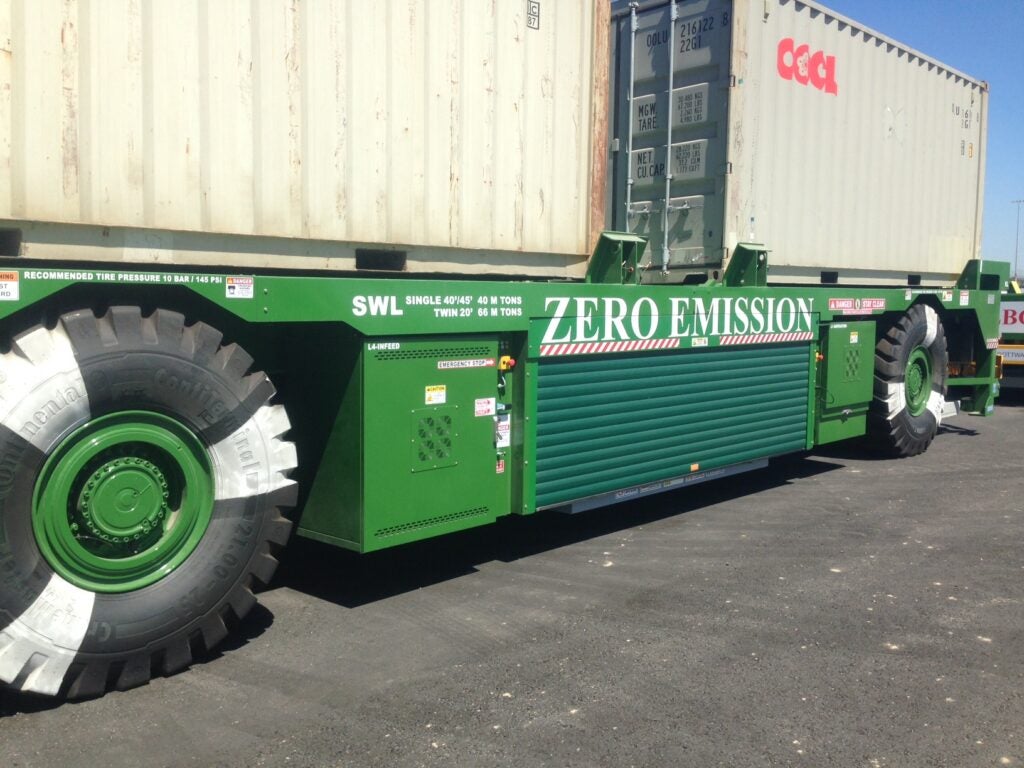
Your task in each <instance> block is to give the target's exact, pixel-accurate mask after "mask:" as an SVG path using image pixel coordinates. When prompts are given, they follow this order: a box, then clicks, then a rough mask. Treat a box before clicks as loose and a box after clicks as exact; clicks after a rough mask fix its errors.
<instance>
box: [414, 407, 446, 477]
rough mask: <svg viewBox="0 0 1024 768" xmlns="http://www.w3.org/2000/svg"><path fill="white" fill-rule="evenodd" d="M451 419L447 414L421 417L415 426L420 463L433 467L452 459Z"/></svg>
mask: <svg viewBox="0 0 1024 768" xmlns="http://www.w3.org/2000/svg"><path fill="white" fill-rule="evenodd" d="M453 437H454V434H453V432H452V417H451V416H450V415H448V414H442V415H438V416H423V417H421V418H420V419H419V423H418V424H417V426H416V439H417V449H416V451H417V455H418V456H419V460H420V463H422V464H430V465H431V466H433V465H435V464H436V463H437V462H439V461H447V460H448V459H450V458H451V457H452V438H453Z"/></svg>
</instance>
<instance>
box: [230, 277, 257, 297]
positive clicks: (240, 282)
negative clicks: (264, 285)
mask: <svg viewBox="0 0 1024 768" xmlns="http://www.w3.org/2000/svg"><path fill="white" fill-rule="evenodd" d="M255 283H256V281H255V280H254V279H253V278H251V277H228V278H226V279H225V280H224V295H225V296H227V297H228V298H229V299H251V298H252V297H253V295H254V288H255Z"/></svg>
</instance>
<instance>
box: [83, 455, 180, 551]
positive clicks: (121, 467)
mask: <svg viewBox="0 0 1024 768" xmlns="http://www.w3.org/2000/svg"><path fill="white" fill-rule="evenodd" d="M169 498H170V491H169V490H168V483H167V477H166V476H165V475H164V473H163V472H162V471H161V470H160V468H159V467H158V466H157V465H156V464H154V463H153V462H151V461H147V460H146V459H143V458H139V457H137V456H136V457H124V458H118V459H112V460H110V461H108V462H106V463H104V464H103V465H102V466H101V467H100V468H99V469H97V470H96V471H95V472H93V473H92V476H91V477H89V479H88V480H86V482H85V487H84V488H83V490H82V492H81V494H80V496H79V500H78V510H79V512H80V514H81V517H82V518H83V520H84V522H85V525H86V527H87V528H88V529H89V531H90V532H92V534H93V535H94V536H96V537H97V538H100V539H103V540H104V541H106V542H110V543H117V544H124V543H127V542H129V541H138V540H139V539H140V538H142V537H143V536H144V535H146V534H149V533H150V532H151V531H152V530H153V529H154V528H155V527H157V526H158V525H159V524H160V521H161V520H163V519H164V518H165V517H166V516H167V512H168V505H167V501H168V499H169Z"/></svg>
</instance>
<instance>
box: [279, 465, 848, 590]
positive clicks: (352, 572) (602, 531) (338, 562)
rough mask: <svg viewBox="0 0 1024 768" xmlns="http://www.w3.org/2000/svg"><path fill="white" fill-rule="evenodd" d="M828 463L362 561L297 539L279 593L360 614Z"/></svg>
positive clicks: (512, 524) (524, 522)
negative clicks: (492, 566)
mask: <svg viewBox="0 0 1024 768" xmlns="http://www.w3.org/2000/svg"><path fill="white" fill-rule="evenodd" d="M842 466H843V465H842V464H838V463H834V462H831V461H828V460H825V459H822V458H821V457H816V456H806V455H796V456H787V457H782V458H779V459H776V460H773V461H772V464H771V465H770V466H769V467H767V468H765V469H762V470H757V471H754V472H749V473H747V474H745V475H740V476H738V477H733V478H731V479H729V480H725V481H721V480H720V481H712V482H709V483H707V484H705V485H700V486H693V487H690V488H687V489H682V490H678V491H670V492H668V493H664V494H661V495H658V496H649V497H647V498H645V499H641V500H636V501H631V502H624V503H621V504H617V505H614V506H610V507H604V508H601V509H596V510H592V511H589V512H584V513H581V514H578V515H565V514H560V513H558V512H540V513H537V514H536V515H531V516H527V517H518V516H510V517H506V518H502V519H500V520H498V521H497V522H496V523H495V524H493V525H487V526H483V527H481V528H476V529H473V530H469V531H464V532H462V533H456V534H451V535H447V536H441V537H438V538H436V539H431V540H427V541H422V542H417V543H414V544H407V545H404V546H400V547H396V548H395V549H392V550H385V551H382V552H375V553H371V554H367V555H358V554H355V553H353V552H348V551H346V550H341V549H337V548H335V547H332V546H330V545H327V544H321V543H319V542H315V541H310V540H308V539H303V538H300V537H294V538H293V539H292V541H291V543H290V544H289V545H288V548H287V549H286V550H285V552H284V553H283V556H282V560H281V567H280V569H279V570H278V573H277V576H276V577H275V579H274V583H273V586H274V587H288V588H290V589H294V590H297V591H299V592H303V593H306V594H310V595H312V596H314V597H317V598H318V599H321V600H325V601H328V602H332V603H335V604H338V605H341V606H344V607H347V608H355V607H358V606H361V605H365V604H367V603H372V602H375V601H377V600H382V599H385V598H388V597H393V596H394V595H398V594H402V593H405V592H410V591H412V590H415V589H421V588H423V587H427V586H430V585H432V584H437V583H440V582H443V581H447V580H449V579H454V578H458V577H460V576H465V575H467V574H469V573H472V572H474V571H475V570H476V569H477V567H478V566H479V565H481V564H483V563H487V562H493V561H499V562H506V563H507V562H513V561H515V560H519V559H521V558H524V557H529V556H531V555H536V554H539V553H542V552H548V551H551V550H555V549H559V548H561V547H565V546H568V545H571V544H576V543H579V542H582V541H586V540H588V539H593V538H597V537H600V536H605V535H607V534H610V533H614V532H616V531H622V530H626V529H628V528H632V527H635V526H639V525H645V524H649V523H652V522H655V521H658V520H662V519H664V518H667V517H672V516H675V515H680V514H685V513H687V512H689V511H691V510H694V509H699V508H701V507H707V506H710V505H713V504H718V503H722V502H728V501H730V500H733V499H739V498H742V497H744V496H747V495H750V494H754V493H760V492H762V491H765V490H767V489H769V488H775V487H779V486H782V485H785V484H787V483H789V482H792V481H794V480H799V479H801V478H806V477H812V476H814V475H818V474H821V473H823V472H830V471H832V470H835V469H840V468H842Z"/></svg>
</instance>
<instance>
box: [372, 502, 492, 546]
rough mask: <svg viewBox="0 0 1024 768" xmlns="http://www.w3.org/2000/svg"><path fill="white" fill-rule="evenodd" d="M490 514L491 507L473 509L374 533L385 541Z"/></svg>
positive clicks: (382, 529)
mask: <svg viewBox="0 0 1024 768" xmlns="http://www.w3.org/2000/svg"><path fill="white" fill-rule="evenodd" d="M490 513H491V510H490V507H474V508H473V509H467V510H465V511H463V512H453V513H452V514H450V515H440V516H438V517H430V518H427V519H426V520H416V521H415V522H412V523H405V524H403V525H392V526H391V527H390V528H381V529H380V530H378V531H377V532H376V533H374V536H376V537H377V538H378V539H383V538H386V537H387V536H397V535H398V534H400V533H408V532H409V531H419V530H422V529H424V528H432V527H434V526H435V525H444V524H446V523H453V522H455V521H456V520H468V519H469V518H471V517H484V516H489V515H490Z"/></svg>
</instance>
